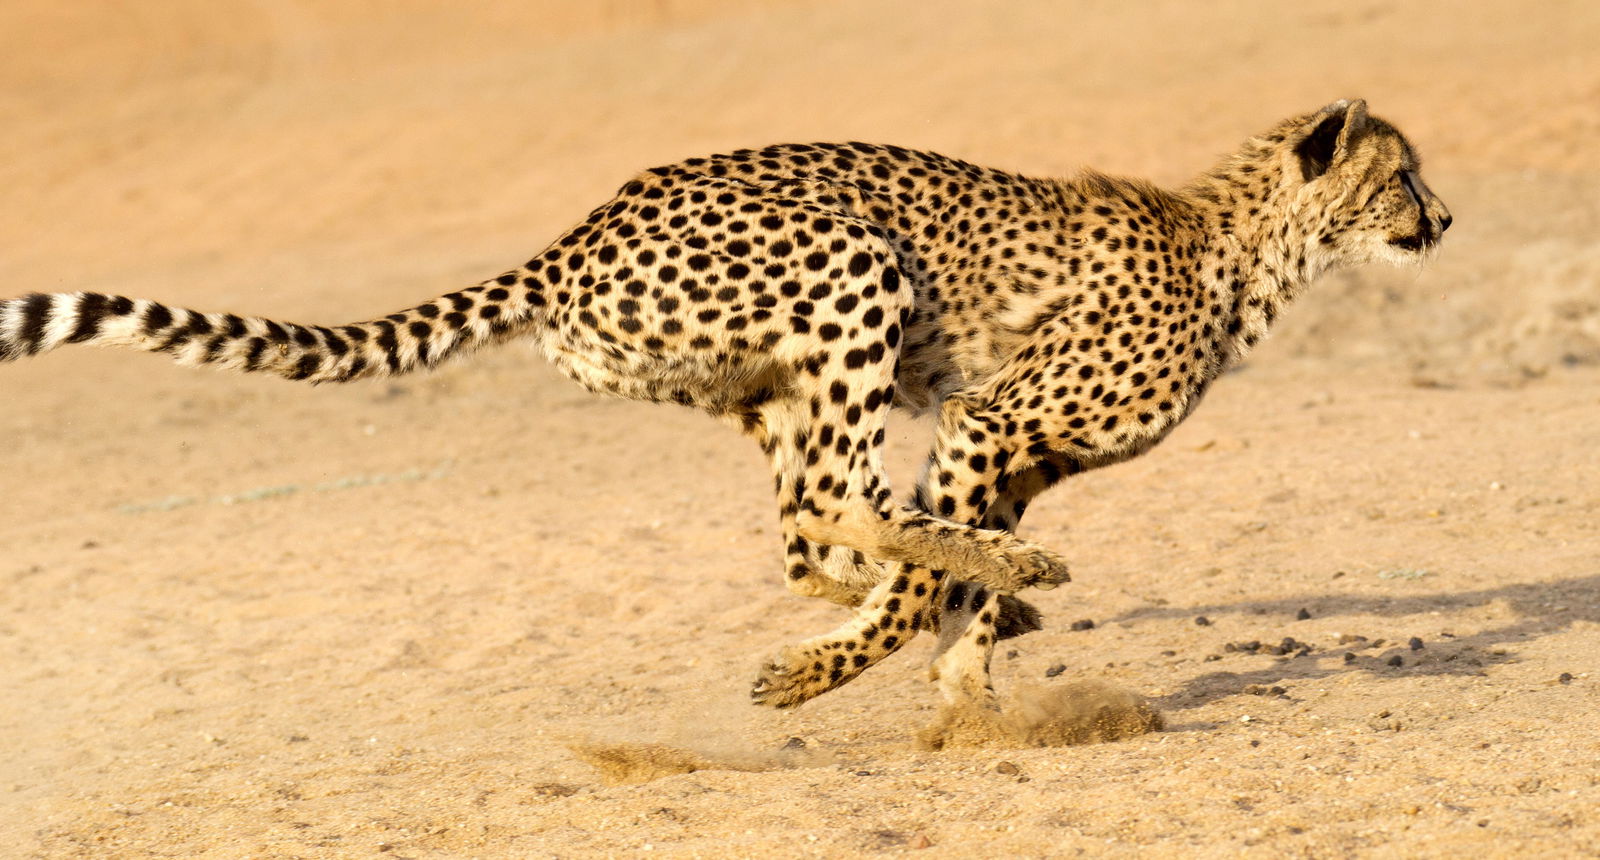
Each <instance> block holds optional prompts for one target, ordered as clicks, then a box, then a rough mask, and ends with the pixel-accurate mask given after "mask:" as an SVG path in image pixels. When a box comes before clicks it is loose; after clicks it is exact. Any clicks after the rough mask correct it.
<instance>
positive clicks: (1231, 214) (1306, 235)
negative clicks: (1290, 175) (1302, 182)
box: [1183, 145, 1326, 369]
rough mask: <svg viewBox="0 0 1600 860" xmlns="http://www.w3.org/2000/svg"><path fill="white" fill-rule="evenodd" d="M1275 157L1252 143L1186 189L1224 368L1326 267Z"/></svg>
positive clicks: (1262, 334) (1243, 353) (1256, 340)
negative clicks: (1216, 310) (1215, 310)
mask: <svg viewBox="0 0 1600 860" xmlns="http://www.w3.org/2000/svg"><path fill="white" fill-rule="evenodd" d="M1275 156H1276V152H1275V151H1274V150H1270V149H1265V148H1262V149H1261V150H1260V151H1257V150H1253V149H1252V148H1251V147H1250V146H1249V145H1247V147H1246V149H1245V150H1244V151H1242V152H1241V153H1239V154H1238V155H1235V156H1233V157H1232V158H1230V159H1228V160H1227V161H1225V162H1223V163H1222V164H1221V165H1218V166H1217V167H1216V168H1215V169H1213V170H1211V171H1209V172H1207V173H1205V174H1202V175H1201V176H1200V177H1199V178H1198V179H1196V180H1195V181H1194V182H1192V183H1191V184H1190V185H1189V186H1188V187H1186V188H1185V189H1184V190H1183V196H1184V197H1186V198H1187V199H1188V200H1189V201H1190V202H1191V203H1192V204H1193V206H1194V211H1195V214H1196V216H1197V217H1196V227H1197V229H1198V231H1199V234H1200V241H1199V243H1198V244H1199V246H1200V251H1199V253H1198V254H1197V255H1196V259H1197V261H1198V262H1197V265H1198V267H1199V272H1198V274H1199V280H1200V282H1201V284H1202V285H1203V286H1204V287H1205V290H1206V294H1207V298H1208V299H1209V303H1210V305H1211V306H1212V307H1214V308H1220V311H1221V313H1220V317H1219V319H1218V321H1217V322H1218V325H1219V329H1220V332H1219V341H1220V342H1219V344H1218V345H1219V347H1220V350H1219V352H1220V355H1221V357H1222V359H1223V369H1226V368H1227V367H1231V366H1232V365H1234V364H1237V363H1238V362H1239V361H1241V360H1243V358H1244V357H1245V356H1246V355H1248V354H1249V352H1250V351H1251V350H1252V349H1254V348H1255V346H1256V345H1257V344H1258V343H1260V342H1261V340H1262V339H1263V338H1265V337H1266V336H1267V331H1268V330H1269V329H1270V328H1271V327H1272V324H1273V323H1274V322H1276V321H1277V319H1278V317H1279V315H1280V314H1281V313H1282V311H1283V309H1284V307H1285V306H1286V305H1288V303H1289V302H1291V301H1293V300H1294V299H1295V297H1297V296H1298V295H1299V294H1300V293H1301V291H1302V290H1304V288H1305V287H1306V286H1307V285H1308V284H1309V283H1310V282H1311V281H1312V280H1314V279H1315V278H1316V277H1317V275H1319V274H1321V272H1322V271H1323V270H1324V269H1325V268H1326V261H1325V260H1323V259H1322V256H1321V255H1320V254H1319V253H1317V248H1316V247H1315V243H1314V242H1313V241H1311V238H1310V235H1311V234H1310V231H1308V230H1307V229H1306V228H1305V227H1304V226H1302V225H1301V218H1300V217H1299V214H1300V213H1299V212H1298V207H1297V205H1296V201H1295V198H1294V193H1293V190H1292V189H1291V188H1290V187H1289V186H1288V185H1287V184H1286V183H1285V182H1284V177H1283V172H1282V169H1281V167H1280V166H1279V164H1278V163H1277V161H1276V158H1275Z"/></svg>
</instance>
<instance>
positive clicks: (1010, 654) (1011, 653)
mask: <svg viewBox="0 0 1600 860" xmlns="http://www.w3.org/2000/svg"><path fill="white" fill-rule="evenodd" d="M1021 656H1022V652H1021V651H1018V650H1017V649H1015V648H1012V649H1011V650H1010V651H1007V652H1006V659H1007V660H1015V659H1017V658H1018V657H1021Z"/></svg>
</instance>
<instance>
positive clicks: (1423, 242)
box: [1389, 231, 1439, 254]
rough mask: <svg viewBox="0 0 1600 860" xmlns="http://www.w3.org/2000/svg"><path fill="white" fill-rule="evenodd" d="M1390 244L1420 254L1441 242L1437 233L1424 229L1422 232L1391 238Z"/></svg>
mask: <svg viewBox="0 0 1600 860" xmlns="http://www.w3.org/2000/svg"><path fill="white" fill-rule="evenodd" d="M1389 244H1391V245H1393V246H1395V247H1396V248H1399V249H1401V250H1404V251H1410V252H1412V253H1416V254H1420V253H1422V252H1423V251H1426V250H1428V249H1429V248H1431V247H1433V246H1434V245H1437V244H1439V237H1438V235H1437V234H1434V233H1431V232H1426V231H1424V232H1420V233H1414V234H1412V235H1410V236H1400V237H1398V238H1395V239H1390V240H1389Z"/></svg>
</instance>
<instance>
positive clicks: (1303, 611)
mask: <svg viewBox="0 0 1600 860" xmlns="http://www.w3.org/2000/svg"><path fill="white" fill-rule="evenodd" d="M1309 618H1311V610H1309V609H1307V608H1305V607H1304V606H1302V607H1300V611H1299V612H1296V613H1295V614H1294V620H1296V621H1305V620H1308V619H1309Z"/></svg>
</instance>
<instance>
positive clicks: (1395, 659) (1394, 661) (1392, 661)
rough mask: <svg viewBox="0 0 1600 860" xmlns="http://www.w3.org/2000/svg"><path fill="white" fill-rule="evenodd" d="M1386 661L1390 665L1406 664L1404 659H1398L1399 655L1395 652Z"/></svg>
mask: <svg viewBox="0 0 1600 860" xmlns="http://www.w3.org/2000/svg"><path fill="white" fill-rule="evenodd" d="M1387 662H1388V663H1389V665H1390V666H1404V665H1405V664H1406V661H1404V660H1402V659H1400V655H1399V654H1396V655H1394V656H1393V657H1390V658H1389V659H1388V661H1387Z"/></svg>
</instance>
